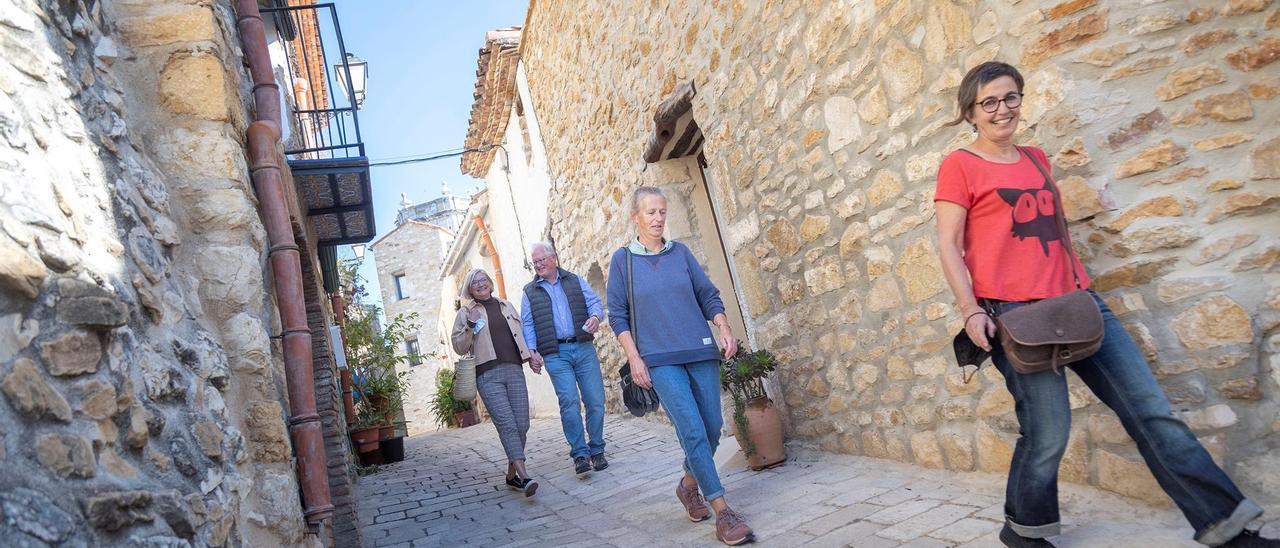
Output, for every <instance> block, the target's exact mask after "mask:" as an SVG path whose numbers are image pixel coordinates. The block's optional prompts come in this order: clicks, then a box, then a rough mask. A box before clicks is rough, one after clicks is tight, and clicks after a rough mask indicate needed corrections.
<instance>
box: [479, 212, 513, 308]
mask: <svg viewBox="0 0 1280 548" xmlns="http://www.w3.org/2000/svg"><path fill="white" fill-rule="evenodd" d="M474 219H475V221H476V228H479V229H480V239H481V240H482V241H483V242H484V245H485V247H487V248H489V255H490V256H491V257H493V283H494V284H495V285H497V286H498V298H499V299H502V300H506V299H507V284H505V283H503V280H502V258H501V257H499V256H498V248H496V247H494V246H493V238H491V237H490V236H489V229H487V228H485V227H484V219H483V218H482V217H480V216H479V215H476V216H475V217H474Z"/></svg>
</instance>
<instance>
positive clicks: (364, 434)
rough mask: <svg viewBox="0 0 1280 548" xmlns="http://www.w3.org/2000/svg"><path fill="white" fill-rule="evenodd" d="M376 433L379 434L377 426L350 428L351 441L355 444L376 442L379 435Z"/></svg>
mask: <svg viewBox="0 0 1280 548" xmlns="http://www.w3.org/2000/svg"><path fill="white" fill-rule="evenodd" d="M378 434H379V428H378V427H377V426H372V427H369V428H359V429H356V430H352V431H351V443H354V444H356V445H363V444H367V443H376V442H377V441H378V439H379V437H380V436H379V435H378Z"/></svg>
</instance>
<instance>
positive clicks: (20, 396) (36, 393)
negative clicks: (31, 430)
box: [0, 358, 71, 422]
mask: <svg viewBox="0 0 1280 548" xmlns="http://www.w3.org/2000/svg"><path fill="white" fill-rule="evenodd" d="M0 389H2V390H3V391H4V394H5V396H7V397H8V398H9V404H10V405H12V406H13V407H14V408H15V409H17V410H18V411H19V412H21V413H22V414H24V415H27V416H29V417H32V418H37V419H38V418H51V419H54V420H57V421H60V422H69V421H70V420H71V407H70V406H69V405H68V404H67V400H66V399H65V398H63V397H62V394H61V393H59V392H58V390H57V389H56V388H54V387H52V386H49V383H48V382H46V381H45V379H44V375H42V374H41V372H40V369H39V368H38V367H36V364H35V362H33V361H31V360H29V359H26V358H19V359H18V360H17V361H15V362H14V364H13V369H11V370H10V371H9V374H8V375H5V377H4V384H3V386H0Z"/></svg>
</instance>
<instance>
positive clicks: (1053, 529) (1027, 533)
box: [1004, 516, 1062, 538]
mask: <svg viewBox="0 0 1280 548" xmlns="http://www.w3.org/2000/svg"><path fill="white" fill-rule="evenodd" d="M1004 522H1005V524H1007V525H1008V526H1009V528H1010V529H1013V532H1015V533H1017V534H1018V536H1020V537H1023V538H1047V537H1056V536H1058V535H1059V534H1061V533H1062V524H1061V523H1060V522H1056V521H1055V522H1053V523H1046V524H1044V525H1021V524H1019V523H1017V522H1015V521H1013V519H1012V518H1010V517H1009V516H1005V517H1004Z"/></svg>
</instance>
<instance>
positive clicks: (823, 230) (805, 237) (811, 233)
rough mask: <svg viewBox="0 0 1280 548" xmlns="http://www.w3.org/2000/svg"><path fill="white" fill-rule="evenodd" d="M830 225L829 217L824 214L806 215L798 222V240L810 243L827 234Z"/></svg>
mask: <svg viewBox="0 0 1280 548" xmlns="http://www.w3.org/2000/svg"><path fill="white" fill-rule="evenodd" d="M830 227H831V217H828V216H826V215H806V216H805V218H804V221H803V222H801V223H800V241H801V242H803V243H806V244H807V243H811V242H813V241H814V240H817V239H818V238H821V237H823V236H825V235H826V234H827V229H828V228H830Z"/></svg>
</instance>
